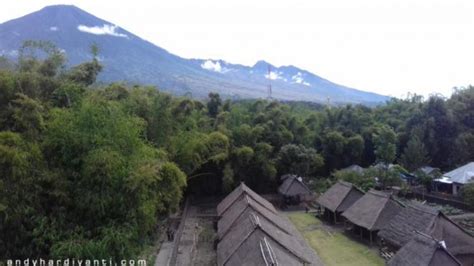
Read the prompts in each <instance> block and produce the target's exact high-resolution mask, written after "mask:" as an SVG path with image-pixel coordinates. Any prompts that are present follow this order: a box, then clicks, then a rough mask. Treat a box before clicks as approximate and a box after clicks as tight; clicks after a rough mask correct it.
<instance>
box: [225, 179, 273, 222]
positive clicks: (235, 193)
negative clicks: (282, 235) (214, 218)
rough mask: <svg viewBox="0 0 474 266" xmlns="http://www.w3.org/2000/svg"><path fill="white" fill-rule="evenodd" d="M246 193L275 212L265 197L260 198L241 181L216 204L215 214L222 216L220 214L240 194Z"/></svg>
mask: <svg viewBox="0 0 474 266" xmlns="http://www.w3.org/2000/svg"><path fill="white" fill-rule="evenodd" d="M243 195H247V196H249V197H251V198H252V199H254V200H255V201H256V202H258V203H259V204H260V205H262V206H264V207H265V208H267V209H268V210H270V211H272V212H274V213H276V212H277V211H276V209H275V207H273V205H272V204H271V203H270V202H269V201H268V200H266V199H264V198H262V197H261V196H260V195H258V194H257V193H255V192H254V191H253V190H251V189H250V188H249V187H247V186H246V185H245V184H244V183H243V182H242V183H240V185H239V186H238V187H236V188H235V189H234V190H233V191H232V192H231V193H230V194H229V195H227V196H226V197H225V198H224V199H223V200H222V201H221V202H220V203H219V204H218V205H217V215H218V216H222V214H223V213H224V212H225V211H226V210H227V209H228V208H229V207H230V206H231V205H232V204H233V203H234V202H235V201H237V200H238V199H239V198H240V197H241V196H243Z"/></svg>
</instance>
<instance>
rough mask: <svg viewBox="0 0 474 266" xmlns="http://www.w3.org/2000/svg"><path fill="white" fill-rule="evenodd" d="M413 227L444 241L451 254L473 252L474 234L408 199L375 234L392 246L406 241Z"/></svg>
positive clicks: (410, 236) (409, 238)
mask: <svg viewBox="0 0 474 266" xmlns="http://www.w3.org/2000/svg"><path fill="white" fill-rule="evenodd" d="M415 231H418V232H422V233H424V234H427V235H430V236H433V237H435V238H436V239H440V240H443V241H445V242H446V246H447V248H448V249H449V250H450V251H451V252H452V253H453V254H454V255H457V254H474V238H473V237H472V236H471V235H470V234H469V233H468V232H466V231H465V230H464V229H462V228H461V227H460V226H458V225H457V224H456V223H455V222H454V221H452V220H451V219H449V218H448V217H447V216H445V215H444V214H443V213H442V212H440V211H438V210H436V209H434V208H431V207H428V206H424V205H421V204H415V203H411V204H408V205H407V206H406V208H404V209H403V210H401V211H400V212H399V213H398V214H397V215H395V216H394V217H393V219H392V220H391V221H390V222H389V223H388V224H386V225H385V226H384V227H382V228H381V229H380V231H379V233H378V235H379V236H380V237H382V238H384V239H385V241H387V242H388V243H390V244H392V245H394V246H395V247H398V248H399V247H402V246H403V245H405V244H406V243H408V242H409V241H410V240H411V239H412V238H413V234H414V232H415Z"/></svg>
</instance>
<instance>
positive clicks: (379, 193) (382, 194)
mask: <svg viewBox="0 0 474 266" xmlns="http://www.w3.org/2000/svg"><path fill="white" fill-rule="evenodd" d="M367 193H370V194H372V195H374V196H378V197H381V198H390V197H391V196H392V194H391V193H387V192H383V191H379V190H375V189H371V190H369V191H367Z"/></svg>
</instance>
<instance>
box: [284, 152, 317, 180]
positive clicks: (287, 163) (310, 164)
mask: <svg viewBox="0 0 474 266" xmlns="http://www.w3.org/2000/svg"><path fill="white" fill-rule="evenodd" d="M323 165H324V159H323V157H322V156H321V155H319V154H318V153H317V152H316V150H315V149H312V148H306V147H304V146H302V145H294V144H288V145H285V146H283V147H282V148H281V150H280V152H279V153H278V168H279V172H280V173H281V174H296V175H299V176H304V177H315V176H316V174H317V172H318V170H320V168H321V167H322V166H323Z"/></svg>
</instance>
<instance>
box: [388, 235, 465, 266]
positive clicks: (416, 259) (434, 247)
mask: <svg viewBox="0 0 474 266" xmlns="http://www.w3.org/2000/svg"><path fill="white" fill-rule="evenodd" d="M388 265H389V266H460V265H462V264H461V262H459V261H458V260H457V259H456V258H455V257H454V256H453V255H452V254H451V253H450V252H449V251H448V250H447V249H446V248H445V246H444V243H443V242H440V241H437V240H436V239H434V238H432V237H430V236H427V235H423V234H417V235H416V236H415V237H414V238H413V239H412V240H410V241H409V242H408V243H407V244H406V245H405V246H404V247H403V248H401V249H400V250H399V251H398V252H397V254H395V256H394V257H393V258H392V259H391V260H390V261H389V262H388Z"/></svg>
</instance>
